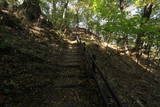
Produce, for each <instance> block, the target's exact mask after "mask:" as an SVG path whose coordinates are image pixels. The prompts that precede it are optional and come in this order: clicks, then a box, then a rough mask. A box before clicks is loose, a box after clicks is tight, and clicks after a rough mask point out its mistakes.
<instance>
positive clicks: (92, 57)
mask: <svg viewBox="0 0 160 107" xmlns="http://www.w3.org/2000/svg"><path fill="white" fill-rule="evenodd" d="M77 43H78V44H79V45H80V48H81V50H82V51H83V52H82V54H83V55H84V56H85V57H86V58H87V59H89V61H88V63H89V64H90V65H92V72H93V73H92V74H94V73H97V74H99V75H100V77H101V79H102V80H103V82H104V85H105V86H106V87H107V89H108V91H109V93H110V95H111V97H112V99H113V100H114V101H115V103H116V106H117V107H123V106H122V104H121V103H120V100H119V98H118V97H117V96H116V95H115V92H113V90H112V88H111V86H110V85H109V83H108V81H107V80H106V78H105V76H104V75H103V73H102V71H101V70H100V68H99V67H98V65H97V64H96V61H95V60H96V56H95V55H93V54H92V53H91V52H90V51H89V50H88V49H86V45H85V42H83V43H82V41H81V38H80V37H79V36H77ZM95 81H96V83H97V85H98V80H96V77H95ZM98 88H99V90H100V92H101V89H100V87H99V85H98ZM101 95H102V97H103V100H104V101H105V104H106V105H107V107H108V101H107V99H106V97H105V96H104V95H103V92H101Z"/></svg>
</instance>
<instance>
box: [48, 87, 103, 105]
mask: <svg viewBox="0 0 160 107" xmlns="http://www.w3.org/2000/svg"><path fill="white" fill-rule="evenodd" d="M53 91H54V95H53V96H52V98H51V99H52V100H51V102H52V104H55V105H61V107H63V106H64V107H65V106H68V105H69V106H68V107H102V105H103V104H101V103H100V102H99V100H100V98H99V95H98V94H97V90H96V89H95V88H88V89H86V88H59V89H58V88H55V89H53ZM53 107H55V106H53Z"/></svg>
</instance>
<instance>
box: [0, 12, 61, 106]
mask: <svg viewBox="0 0 160 107" xmlns="http://www.w3.org/2000/svg"><path fill="white" fill-rule="evenodd" d="M0 24H1V25H0V106H18V105H21V103H24V102H27V101H28V100H30V98H32V97H33V98H34V95H36V96H37V97H36V98H38V96H39V95H41V94H42V93H40V91H42V90H40V89H41V88H42V87H45V86H46V85H47V84H52V81H53V79H54V78H56V77H55V76H54V75H55V74H56V71H58V70H57V69H56V66H55V63H57V61H58V58H57V57H60V56H61V51H62V48H63V43H64V41H63V40H62V38H61V37H60V36H59V35H58V34H56V33H55V31H54V29H52V28H48V27H45V26H44V27H37V26H35V24H34V23H30V22H28V25H27V26H26V25H24V23H23V22H22V21H21V20H20V19H19V18H17V17H16V16H15V15H13V14H12V13H10V12H9V11H7V10H2V11H0ZM22 98H23V100H21V99H22ZM25 100H26V101H25ZM41 100H44V99H40V100H39V102H41ZM23 101H24V102H23ZM23 106H24V105H23Z"/></svg>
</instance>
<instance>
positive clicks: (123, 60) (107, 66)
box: [83, 38, 160, 107]
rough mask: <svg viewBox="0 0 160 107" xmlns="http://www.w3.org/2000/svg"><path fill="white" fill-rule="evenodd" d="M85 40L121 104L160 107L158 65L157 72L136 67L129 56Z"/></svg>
mask: <svg viewBox="0 0 160 107" xmlns="http://www.w3.org/2000/svg"><path fill="white" fill-rule="evenodd" d="M83 40H84V41H85V42H86V44H87V48H88V49H90V50H91V52H93V54H95V55H96V59H97V60H96V61H97V64H98V66H99V67H100V68H101V69H102V71H103V73H104V75H105V76H106V79H107V80H108V81H109V83H110V84H111V86H112V89H113V90H114V91H115V92H116V93H117V96H119V97H120V99H121V102H122V103H126V104H127V107H159V105H160V103H159V102H160V97H159V96H160V91H159V90H160V75H159V72H158V71H159V70H160V67H159V66H156V67H154V68H153V69H154V70H153V69H145V68H147V65H143V64H142V63H141V64H140V63H139V64H137V63H136V62H135V61H134V60H133V58H132V57H131V56H129V55H126V54H120V52H117V50H114V49H113V48H110V47H108V48H106V47H103V46H101V45H99V43H98V42H95V40H91V39H90V38H88V39H86V38H85V39H83ZM144 66H145V67H144ZM151 71H155V72H151ZM156 71H157V72H156Z"/></svg>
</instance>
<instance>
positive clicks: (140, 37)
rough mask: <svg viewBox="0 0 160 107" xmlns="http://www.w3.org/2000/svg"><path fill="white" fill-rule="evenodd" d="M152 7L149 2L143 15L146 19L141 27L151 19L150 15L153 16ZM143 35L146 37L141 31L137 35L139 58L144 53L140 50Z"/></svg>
mask: <svg viewBox="0 0 160 107" xmlns="http://www.w3.org/2000/svg"><path fill="white" fill-rule="evenodd" d="M152 7H153V4H152V3H149V4H147V5H145V7H144V11H143V15H142V19H145V22H142V23H141V27H142V26H143V25H144V24H145V23H146V22H147V21H148V20H149V19H150V16H151V13H152ZM142 37H144V32H140V33H139V34H138V35H137V39H136V46H135V51H136V57H137V58H139V57H140V56H141V55H142V54H141V52H140V50H141V49H142V47H143V40H142Z"/></svg>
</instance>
